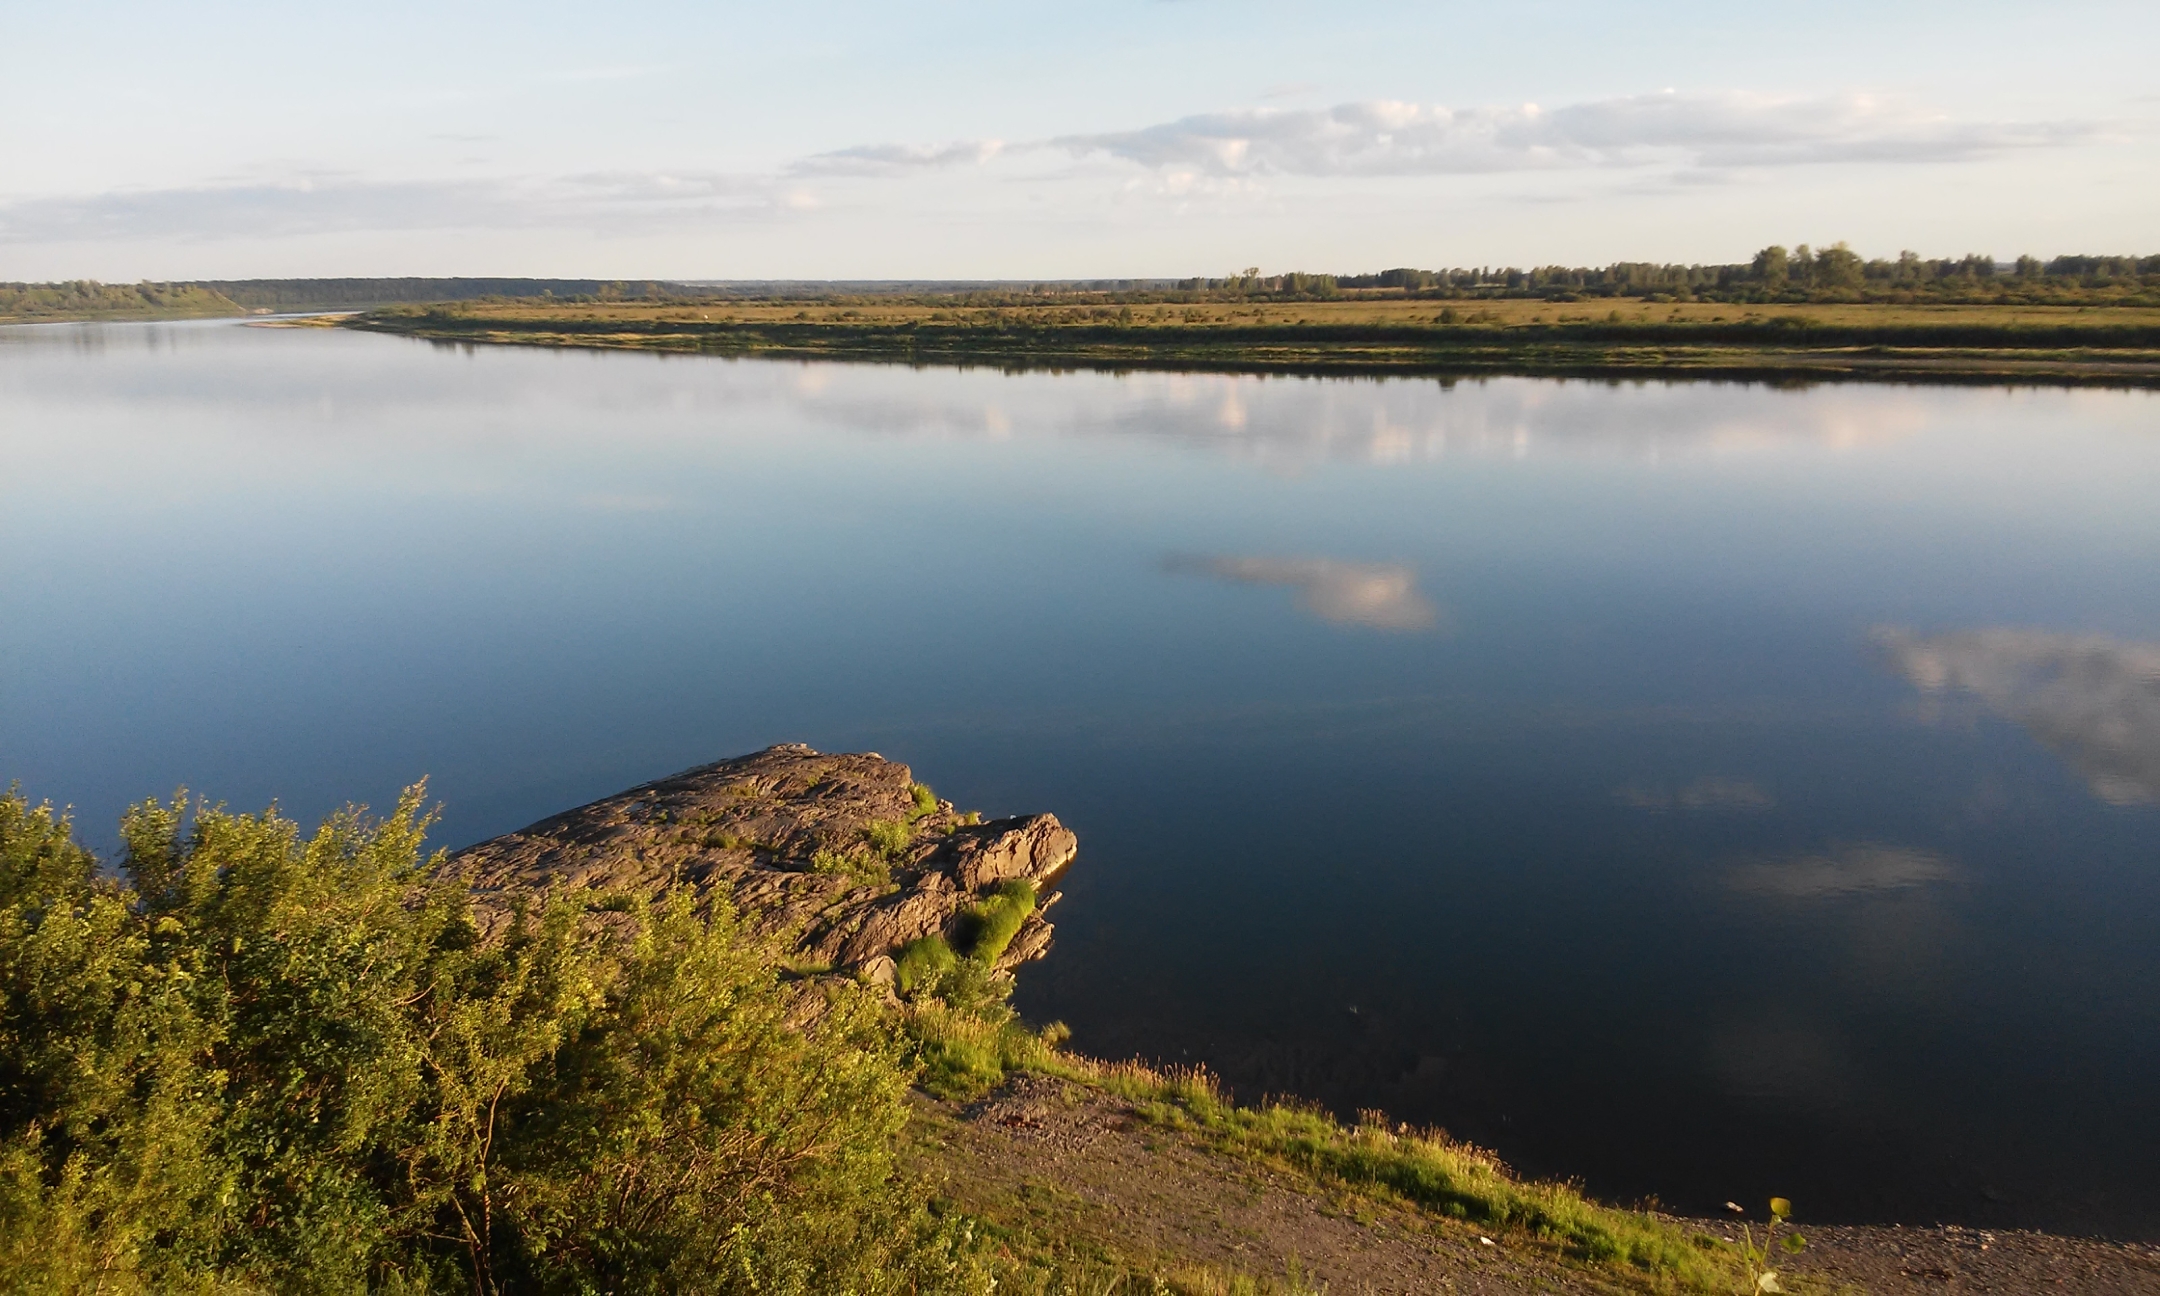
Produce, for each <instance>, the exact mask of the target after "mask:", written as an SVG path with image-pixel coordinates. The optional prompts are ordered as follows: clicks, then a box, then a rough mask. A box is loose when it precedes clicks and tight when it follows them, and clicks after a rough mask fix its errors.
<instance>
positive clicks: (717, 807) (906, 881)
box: [450, 743, 1079, 982]
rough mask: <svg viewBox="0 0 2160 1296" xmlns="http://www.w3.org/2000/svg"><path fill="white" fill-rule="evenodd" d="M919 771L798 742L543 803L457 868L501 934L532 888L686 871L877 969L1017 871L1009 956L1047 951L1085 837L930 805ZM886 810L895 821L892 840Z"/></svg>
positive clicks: (843, 966)
mask: <svg viewBox="0 0 2160 1296" xmlns="http://www.w3.org/2000/svg"><path fill="white" fill-rule="evenodd" d="M914 782H915V780H914V776H913V775H912V774H911V773H910V772H909V770H908V767H907V766H905V765H901V764H898V763H896V762H894V761H889V760H886V759H884V758H883V757H881V756H879V755H877V754H876V753H874V752H863V753H856V754H851V755H831V756H829V755H825V754H823V753H820V752H816V751H813V750H811V749H810V748H808V747H805V746H802V745H800V744H796V743H790V744H785V745H782V746H779V747H769V748H767V749H765V750H764V751H761V752H757V753H755V754H753V755H749V756H741V757H737V758H736V759H734V760H725V761H720V762H717V763H715V764H712V765H701V766H699V767H698V768H696V769H692V770H685V771H683V772H682V773H680V774H676V775H673V776H671V777H669V778H664V779H660V780H657V781H655V782H652V783H646V784H643V785H642V786H639V787H634V788H631V789H630V790H629V791H627V792H619V793H617V794H615V795H614V796H611V797H606V798H604V799H602V800H599V801H595V802H593V803H592V804H590V805H584V806H579V807H578V808H577V809H575V810H570V811H566V812H564V813H562V814H559V815H556V816H554V817H553V818H550V819H543V820H541V821H540V822H539V823H536V824H534V825H532V826H531V827H529V828H523V829H520V830H518V831H517V832H514V833H509V834H506V835H504V836H501V837H497V838H495V839H493V840H492V841H485V842H482V843H480V844H479V845H477V846H470V847H467V848H466V849H464V850H462V851H459V852H458V853H457V854H456V855H454V856H452V857H451V860H450V868H451V869H452V870H453V871H455V872H456V873H458V874H459V875H461V876H463V877H464V878H465V879H466V880H467V881H468V882H469V883H470V884H471V886H472V888H473V893H474V902H475V906H476V909H477V912H478V916H479V919H480V923H481V928H482V932H483V934H485V935H488V936H493V935H495V934H496V933H498V932H500V931H501V930H502V928H503V926H504V925H505V924H506V923H507V922H508V921H509V919H510V915H511V912H512V909H513V907H514V905H515V904H516V903H517V901H518V899H519V898H520V897H526V898H537V897H538V896H540V895H543V894H546V895H568V896H571V897H573V898H577V897H580V896H582V897H583V898H585V899H588V900H589V901H591V902H593V903H595V904H601V903H602V902H605V901H609V900H612V899H614V898H616V897H633V896H655V895H658V894H659V893H661V892H662V891H665V890H667V889H669V888H671V887H677V886H686V887H689V888H691V889H692V890H693V892H694V893H695V894H696V895H697V896H698V897H699V898H700V899H701V900H705V899H709V898H711V897H714V896H718V897H722V898H725V899H726V900H727V901H728V902H729V903H730V904H732V905H733V906H734V908H735V910H736V912H737V913H738V914H740V915H741V917H742V919H743V921H744V923H745V924H746V925H747V926H749V927H750V928H751V929H752V930H754V931H757V932H759V933H761V934H763V935H766V936H768V937H771V938H774V939H776V940H778V941H780V942H781V943H782V944H783V945H784V946H787V947H790V948H792V950H793V952H794V955H795V957H796V959H797V960H798V961H800V962H803V963H809V964H826V965H829V966H831V967H832V968H834V969H835V970H844V971H848V972H852V973H855V974H857V975H859V976H862V977H864V978H865V979H867V980H871V981H880V982H889V981H890V980H891V977H892V968H893V959H894V957H895V955H896V953H897V951H898V950H899V949H900V947H901V946H903V945H905V944H907V943H908V942H909V941H911V940H914V939H916V938H918V937H921V936H926V935H929V934H930V933H933V932H936V933H940V934H942V935H944V936H945V937H946V938H947V939H949V940H950V939H955V938H957V937H959V936H961V935H962V932H961V930H960V929H961V928H962V926H963V925H964V923H965V919H964V918H963V915H964V914H965V913H966V911H967V909H968V907H969V906H970V905H973V904H975V903H976V902H978V901H979V900H981V899H983V898H984V896H985V895H986V894H987V893H989V892H990V891H992V890H993V889H995V888H996V887H997V886H998V884H999V883H1001V882H1005V881H1008V880H1011V879H1015V878H1017V879H1020V880H1023V881H1026V882H1028V883H1031V884H1032V885H1033V886H1034V887H1035V889H1036V891H1037V893H1038V896H1039V899H1038V902H1037V906H1036V912H1035V915H1034V916H1033V917H1031V918H1029V919H1028V921H1027V923H1026V924H1025V925H1024V926H1023V927H1022V928H1021V929H1020V931H1019V933H1018V934H1017V935H1015V936H1014V938H1013V940H1012V943H1011V944H1010V945H1008V946H1007V947H1006V950H1005V952H1004V954H1003V955H1002V956H1001V957H1000V958H999V959H998V967H999V968H1000V969H1001V970H1007V971H1009V970H1010V969H1012V968H1013V967H1015V966H1017V965H1019V964H1021V963H1025V962H1027V961H1029V960H1031V959H1036V958H1040V957H1042V955H1043V953H1044V951H1046V950H1047V949H1048V948H1049V945H1050V936H1051V930H1050V924H1049V922H1048V921H1047V920H1046V919H1045V918H1044V917H1043V916H1042V915H1043V911H1044V910H1045V909H1048V908H1049V907H1050V905H1051V904H1052V903H1053V902H1054V901H1055V900H1056V899H1057V896H1056V895H1055V893H1052V892H1051V891H1050V890H1049V885H1050V884H1051V883H1052V882H1054V881H1055V880H1056V878H1057V876H1058V874H1059V873H1061V872H1062V871H1063V870H1064V868H1065V866H1066V865H1068V864H1070V863H1071V862H1072V858H1073V855H1074V853H1075V852H1076V851H1077V850H1078V849H1079V843H1078V841H1077V840H1076V839H1075V838H1074V837H1073V835H1072V833H1071V832H1070V831H1069V830H1067V829H1066V827H1065V826H1064V825H1063V824H1060V823H1059V822H1058V821H1057V819H1056V818H1055V817H1054V816H1051V815H1046V814H1042V815H1027V816H1023V817H1020V818H1014V819H994V820H991V821H990V822H988V823H974V822H970V820H971V819H972V818H973V816H965V817H963V816H961V815H960V814H958V813H956V812H955V811H954V809H953V807H952V805H951V804H950V803H949V802H945V801H939V802H937V803H936V808H935V809H933V810H930V811H929V812H927V813H925V812H924V811H923V809H922V807H921V806H919V805H918V803H917V801H916V799H915V795H914V791H913V789H914ZM874 824H876V825H883V826H884V827H882V828H881V830H880V832H881V834H882V836H883V838H884V840H883V842H882V843H880V844H873V840H872V833H871V830H872V825H874ZM880 845H882V847H883V848H882V849H881V848H880Z"/></svg>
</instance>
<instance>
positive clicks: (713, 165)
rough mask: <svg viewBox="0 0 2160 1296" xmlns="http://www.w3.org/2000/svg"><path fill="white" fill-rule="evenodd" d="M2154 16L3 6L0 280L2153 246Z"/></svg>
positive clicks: (1270, 268)
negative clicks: (1769, 248)
mask: <svg viewBox="0 0 2160 1296" xmlns="http://www.w3.org/2000/svg"><path fill="white" fill-rule="evenodd" d="M2156 40H2160V5H2156V4H2153V3H2151V0H2143V3H2078V2H2076V0H2061V2H2058V3H2054V4H2050V5H2037V4H2033V3H2030V0H2025V2H2023V3H2015V4H2007V3H1995V2H1993V0H1963V2H1962V3H1954V4H1953V3H1933V2H1910V3H1900V2H1899V0H1873V3H1868V4H1860V3H1849V2H1848V0H1819V2H1818V3H1816V4H1813V5H1810V6H1806V7H1796V6H1771V5H1742V4H1733V3H1730V0H1725V2H1723V3H1698V2H1696V0H1668V2H1665V3H1618V2H1612V0H1608V2H1605V3H1583V2H1578V0H1515V2H1514V3H1507V4H1498V3H1486V4H1477V5H1469V4H1453V3H1432V2H1428V3H1422V4H1392V3H1357V2H1355V0H1337V2H1336V3H1332V4H1327V5H1310V4H1287V3H1284V4H1277V3H1265V2H1262V0H1105V2H1102V3H1091V4H1087V5H1077V4H1071V3H1063V4H1050V3H1021V2H1008V3H997V4H987V3H918V4H909V5H890V4H889V5H873V4H862V3H817V2H814V0H813V2H796V3H789V4H770V3H766V4H756V5H751V4H732V3H697V4H690V3H683V4H677V3H616V4H611V5H593V4H589V3H588V4H579V5H562V4H551V3H539V2H534V0H527V2H525V3H517V4H498V3H484V2H474V3H457V4H452V3H442V2H441V0H437V3H433V4H424V5H423V4H404V3H395V2H387V0H379V2H377V3H370V4H366V5H359V4H329V3H322V4H308V5H294V4H275V5H271V4H219V3H191V4H185V5H182V4H173V3H169V2H167V3H141V4H130V3H95V2H94V0H92V2H85V3H69V4H64V5H63V4H50V3H39V2H36V0H0V51H4V52H5V55H6V60H5V61H6V67H7V73H6V75H5V76H4V77H0V281H7V280H33V281H35V280H49V279H62V278H97V279H103V280H106V281H109V282H128V281H133V280H136V279H143V278H151V279H161V280H162V279H187V278H241V277H257V276H261V277H273V276H284V277H291V276H333V275H399V274H410V275H459V274H464V275H535V276H559V277H601V278H637V279H644V278H673V279H760V278H812V279H818V278H873V279H890V278H996V279H1023V280H1025V279H1052V278H1093V277H1126V276H1149V277H1152V276H1188V275H1202V274H1204V275H1222V274H1227V273H1231V272H1234V271H1237V270H1240V269H1242V268H1244V267H1247V266H1257V267H1259V268H1260V269H1261V270H1262V271H1263V272H1266V273H1270V274H1273V273H1280V272H1283V271H1287V270H1305V271H1314V272H1338V273H1349V272H1356V271H1361V270H1376V269H1383V268H1387V267H1390V266H1402V265H1407V266H1418V267H1426V268H1435V267H1442V266H1457V265H1532V264H1551V263H1565V264H1603V263H1606V262H1609V261H1614V260H1656V261H1691V262H1725V261H1737V260H1744V259H1745V258H1746V257H1747V256H1748V255H1749V254H1751V253H1752V252H1753V251H1754V250H1755V249H1756V248H1759V247H1762V246H1764V245H1766V244H1769V243H1783V244H1787V245H1791V244H1796V243H1815V244H1817V245H1822V244H1828V243H1833V242H1836V241H1839V240H1845V241H1848V242H1850V244H1851V245H1852V246H1853V247H1854V248H1855V249H1856V250H1858V251H1860V252H1862V253H1863V254H1865V255H1869V256H1893V255H1895V254H1896V253H1897V252H1899V251H1900V250H1903V249H1907V248H1910V249H1913V250H1916V251H1918V252H1920V253H1921V254H1922V255H1927V256H1960V255H1964V254H1967V253H1972V252H1981V253H1987V254H1991V255H1994V256H1996V257H1998V258H2001V259H2005V260H2007V259H2009V258H2012V257H2015V256H2018V255H2020V254H2025V253H2030V254H2034V255H2039V256H2043V257H2045V256H2052V255H2056V254H2059V253H2064V252H2113V253H2127V252H2136V253H2151V252H2154V251H2160V237H2156V234H2160V77H2155V76H2154V75H2153V74H2152V73H2151V70H2150V58H2149V51H2150V50H2151V49H2152V48H2154V47H2155V44H2156Z"/></svg>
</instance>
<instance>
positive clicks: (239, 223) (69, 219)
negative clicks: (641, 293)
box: [0, 172, 797, 243]
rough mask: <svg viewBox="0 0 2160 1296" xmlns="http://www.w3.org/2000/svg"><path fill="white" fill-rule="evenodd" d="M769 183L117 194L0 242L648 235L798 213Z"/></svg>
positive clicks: (14, 215)
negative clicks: (451, 233) (612, 231)
mask: <svg viewBox="0 0 2160 1296" xmlns="http://www.w3.org/2000/svg"><path fill="white" fill-rule="evenodd" d="M796 205H797V204H796V203H795V202H794V201H792V198H791V196H790V195H789V194H787V193H785V192H783V191H782V190H780V188H779V187H778V186H777V184H776V183H775V182H774V181H772V180H769V179H766V178H762V177H755V176H749V177H745V176H730V175H720V174H711V173H696V172H679V173H629V172H624V173H591V174H586V175H576V176H564V177H558V178H554V179H549V180H518V179H490V180H411V181H381V180H365V179H359V178H356V177H349V176H332V177H312V176H302V177H297V178H294V179H291V180H286V181H275V182H257V183H246V184H221V185H200V186H190V187H185V188H174V189H151V190H134V191H128V190H122V191H116V192H112V193H103V194H92V195H88V196H84V197H51V198H30V199H24V200H21V201H17V202H13V203H8V204H5V205H0V243H43V242H54V243H58V242H93V241H105V240H110V241H118V240H126V239H142V238H175V239H187V240H195V239H204V240H208V239H232V238H252V239H264V238H287V237H294V236H301V235H311V234H325V233H340V232H350V231H358V230H445V229H535V228H550V227H557V228H559V227H567V226H576V225H582V224H591V223H594V222H605V223H606V224H608V225H610V226H613V227H628V228H652V227H654V226H668V225H681V224H690V223H696V222H700V221H710V220H713V219H716V218H722V217H735V218H740V217H744V216H756V215H765V214H776V213H779V212H782V211H785V210H788V209H791V208H793V207H795V206H796Z"/></svg>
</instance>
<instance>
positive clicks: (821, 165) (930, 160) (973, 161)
mask: <svg viewBox="0 0 2160 1296" xmlns="http://www.w3.org/2000/svg"><path fill="white" fill-rule="evenodd" d="M1004 148H1005V144H1004V141H1002V140H994V139H979V140H955V141H953V142H952V143H950V144H858V145H855V146H854V147H853V148H844V149H835V150H834V151H832V152H830V153H818V154H815V155H813V156H811V157H806V158H804V159H802V160H801V161H799V162H796V163H795V164H794V165H793V166H792V167H790V168H789V169H790V170H792V171H795V172H798V173H800V174H804V175H848V176H893V175H905V174H907V173H909V172H913V171H926V170H931V169H934V168H937V167H948V166H963V165H973V166H980V165H982V164H983V163H985V162H988V161H989V160H990V159H992V158H994V157H996V156H997V155H998V154H999V153H1001V152H1003V151H1004Z"/></svg>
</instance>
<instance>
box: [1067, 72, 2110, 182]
mask: <svg viewBox="0 0 2160 1296" xmlns="http://www.w3.org/2000/svg"><path fill="white" fill-rule="evenodd" d="M2099 130H2100V127H2099V126H2098V125H2097V124H2095V123H2091V122H2077V121H2057V122H1961V121H1957V120H1954V119H1952V118H1950V117H1947V116H1944V115H1942V114H1938V113H1929V112H1926V111H1923V110H1920V109H1918V108H1915V107H1913V106H1912V105H1909V104H1906V103H1904V102H1902V101H1899V100H1894V99H1888V98H1883V97H1879V96H1874V95H1865V94H1846V95H1836V96H1828V97H1817V98H1779V97H1773V96H1768V95H1758V94H1747V93H1743V92H1739V91H1727V92H1722V93H1712V94H1680V93H1676V92H1672V91H1667V92H1664V93H1660V94H1647V95H1633V96H1628V97H1623V98H1615V99H1601V100H1594V101H1591V102H1587V103H1579V104H1570V105H1567V106H1565V107H1560V108H1554V109H1544V108H1540V107H1539V106H1537V105H1536V104H1524V105H1521V106H1519V107H1483V108H1445V107H1438V106H1429V105H1424V104H1414V103H1399V102H1393V101H1385V100H1381V101H1371V102H1365V103H1346V104H1337V105H1335V106H1334V107H1332V108H1321V109H1306V110H1284V109H1270V108H1247V109H1238V110H1235V111H1231V112H1220V113H1204V114H1201V115H1198V116H1193V117H1183V118H1180V119H1178V120H1176V121H1172V122H1164V123H1161V124H1159V125H1155V126H1148V127H1143V128H1141V129H1139V130H1130V131H1116V132H1109V133H1104V134H1092V135H1066V136H1061V137H1059V138H1057V139H1055V140H1052V141H1050V143H1051V145H1052V146H1054V147H1057V148H1062V149H1065V150H1068V151H1070V152H1072V153H1074V154H1077V155H1083V156H1084V155H1089V154H1107V155H1109V156H1112V157H1117V158H1122V159H1124V160H1126V161H1128V162H1134V163H1137V164H1139V165H1141V166H1145V167H1151V168H1157V169H1162V170H1185V171H1197V172H1204V173H1208V174H1213V175H1218V176H1242V175H1256V174H1257V175H1270V174H1272V175H1293V176H1360V175H1364V176H1387V175H1456V174H1475V173H1484V172H1499V171H1523V170H1539V169H1553V168H1567V167H1609V166H1633V165H1643V164H1652V163H1668V164H1679V165H1681V166H1684V167H1688V168H1692V169H1695V170H1698V171H1701V170H1713V171H1714V170H1727V169H1732V168H1738V167H1764V166H1795V165H1808V164H1815V163H1830V162H1897V163H1918V162H1961V161H1969V160H1973V159H1976V158H1981V157H1986V156H1990V155H1993V154H1997V153H2002V152H2005V151H2008V150H2012V149H2023V148H2036V147H2043V146H2047V145H2055V144H2063V143H2068V142H2072V141H2076V140H2081V139H2085V138H2088V137H2090V136H2093V135H2095V134H2097V133H2098V132H2099Z"/></svg>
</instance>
